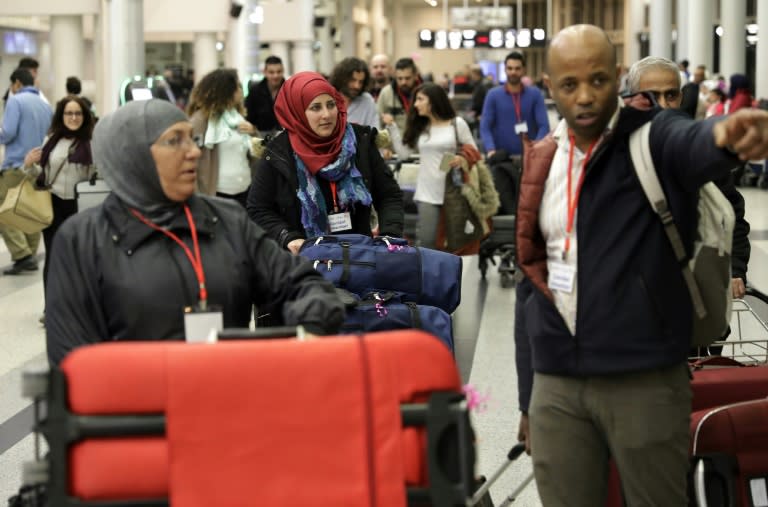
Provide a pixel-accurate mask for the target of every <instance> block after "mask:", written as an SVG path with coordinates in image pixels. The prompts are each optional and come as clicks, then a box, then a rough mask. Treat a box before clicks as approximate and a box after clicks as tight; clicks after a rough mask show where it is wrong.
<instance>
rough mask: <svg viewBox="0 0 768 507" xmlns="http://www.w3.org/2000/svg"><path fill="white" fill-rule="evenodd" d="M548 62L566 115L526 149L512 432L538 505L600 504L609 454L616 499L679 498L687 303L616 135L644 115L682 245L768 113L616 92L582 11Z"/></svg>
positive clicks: (624, 142)
mask: <svg viewBox="0 0 768 507" xmlns="http://www.w3.org/2000/svg"><path fill="white" fill-rule="evenodd" d="M547 71H548V74H549V79H548V80H547V86H548V87H549V89H550V92H551V95H552V98H553V99H554V100H555V102H556V103H557V107H558V110H559V111H560V113H561V114H562V115H563V120H562V121H561V123H560V124H559V125H558V126H557V128H556V129H555V130H554V131H553V132H552V134H550V135H548V136H547V137H545V138H544V139H542V140H541V141H538V142H536V143H533V144H531V143H529V144H528V145H526V146H525V148H524V154H525V162H524V164H523V167H524V168H525V169H524V171H523V182H522V185H521V193H520V199H519V205H518V214H517V218H518V229H517V255H518V265H519V266H520V267H521V269H522V270H523V271H524V273H525V275H526V276H527V277H528V278H529V279H530V281H531V284H532V285H533V287H534V288H533V292H532V294H531V295H530V296H529V297H528V298H527V299H526V301H525V302H524V308H525V313H526V330H527V334H528V336H529V337H530V341H529V342H528V341H525V340H521V341H520V342H518V343H517V346H518V355H520V356H521V357H528V356H526V352H527V351H526V350H523V349H524V348H525V347H528V346H530V353H531V354H530V357H531V361H530V362H529V363H528V367H531V366H532V369H533V371H535V374H534V377H533V393H532V396H531V399H530V403H529V404H528V403H526V401H527V400H525V399H524V397H523V396H521V409H522V410H523V413H524V416H523V420H522V424H521V435H520V437H521V438H522V439H526V440H528V443H529V444H530V449H531V451H532V456H533V463H534V473H535V476H536V482H537V486H538V491H539V494H540V496H541V499H542V502H543V504H544V505H546V506H547V507H552V506H554V507H558V506H563V507H565V506H568V507H581V506H583V507H592V506H595V505H604V503H605V494H606V484H607V475H608V459H609V457H612V458H613V459H614V460H615V462H616V465H617V467H618V469H619V474H620V475H621V479H622V489H623V491H624V495H625V499H626V501H627V504H628V505H664V506H670V507H683V506H685V505H687V499H686V472H687V471H688V441H689V434H688V423H689V417H690V409H691V389H690V385H689V377H688V366H687V361H686V356H687V353H688V350H689V345H690V342H691V332H692V329H691V328H692V321H693V309H692V303H691V298H690V295H689V292H688V289H687V287H686V283H685V281H684V279H683V276H682V272H681V269H680V265H679V264H678V262H677V260H676V258H675V255H674V252H673V250H672V247H671V245H670V242H669V240H668V238H667V237H666V235H665V233H664V229H663V226H662V224H661V222H660V220H659V219H658V217H657V215H656V214H655V212H654V211H653V209H652V208H651V206H650V204H649V202H648V199H647V198H646V196H645V193H644V192H643V189H642V187H641V186H640V183H639V181H638V179H637V176H636V174H635V170H634V169H633V167H632V161H631V158H630V154H629V136H630V134H631V133H632V132H634V131H635V130H637V129H638V128H640V127H641V126H642V125H644V124H645V123H647V122H649V121H652V122H653V123H652V124H651V125H652V126H651V129H650V147H651V154H652V157H653V162H654V165H655V167H656V170H657V173H658V176H659V179H660V181H661V184H662V187H663V189H664V192H665V194H666V197H667V201H668V202H669V206H670V210H671V212H672V215H673V216H674V217H675V222H676V224H677V227H678V229H679V231H680V235H681V237H682V240H683V244H684V246H685V249H686V251H687V252H688V255H689V256H690V255H691V253H692V250H693V240H694V236H695V230H696V222H697V211H696V206H697V202H698V189H699V188H700V187H701V186H702V185H703V184H704V183H706V182H708V181H711V180H713V179H716V178H718V177H722V176H724V175H725V174H726V172H727V171H728V170H729V169H728V168H729V167H732V166H734V165H735V164H736V163H737V161H738V159H741V160H747V159H761V158H765V157H766V156H768V112H764V111H756V110H755V111H753V110H744V111H738V112H737V113H735V114H733V115H731V116H729V117H725V118H724V119H722V118H719V119H714V118H713V119H710V120H706V121H699V122H696V121H693V120H691V119H690V118H688V117H687V116H686V115H685V114H684V113H681V112H678V111H675V110H664V111H662V110H661V109H660V108H659V107H649V106H650V105H651V104H650V102H649V101H646V102H645V104H643V103H642V102H643V101H641V100H638V101H636V102H631V103H630V105H627V106H624V105H623V102H622V101H621V100H620V99H619V97H618V92H619V88H618V86H619V85H618V83H619V67H618V65H617V59H616V50H615V48H614V46H613V44H612V43H611V41H610V40H609V38H608V36H607V35H606V33H605V32H603V31H602V30H601V29H600V28H598V27H595V26H591V25H576V26H571V27H568V28H565V29H564V30H562V31H561V32H560V33H559V34H557V36H555V38H554V39H553V40H552V42H551V43H550V46H549V49H548V52H547ZM518 367H519V368H520V364H519V362H518ZM519 375H520V376H524V375H523V372H520V373H519ZM524 383H525V382H521V385H522V384H524ZM528 385H530V382H529V383H528ZM523 389H524V387H523ZM528 405H529V406H528ZM528 428H530V430H529V429H528Z"/></svg>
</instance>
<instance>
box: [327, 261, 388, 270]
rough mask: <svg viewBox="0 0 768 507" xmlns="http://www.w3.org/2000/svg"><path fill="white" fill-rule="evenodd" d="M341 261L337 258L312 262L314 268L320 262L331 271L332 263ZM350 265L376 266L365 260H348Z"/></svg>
mask: <svg viewBox="0 0 768 507" xmlns="http://www.w3.org/2000/svg"><path fill="white" fill-rule="evenodd" d="M341 263H342V261H341V260H339V259H317V260H315V262H314V263H313V264H312V265H313V267H314V268H315V269H317V266H318V265H320V264H326V269H327V270H328V271H331V270H332V268H333V265H334V264H341ZM349 265H350V266H361V267H365V268H373V269H375V268H376V263H375V262H365V261H349Z"/></svg>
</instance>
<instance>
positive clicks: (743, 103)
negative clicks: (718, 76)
mask: <svg viewBox="0 0 768 507" xmlns="http://www.w3.org/2000/svg"><path fill="white" fill-rule="evenodd" d="M752 101H753V98H752V93H751V92H750V91H749V78H748V77H747V76H745V75H744V74H733V75H731V86H730V87H729V88H728V102H727V104H726V114H733V113H735V112H736V111H738V110H739V109H743V108H745V107H752Z"/></svg>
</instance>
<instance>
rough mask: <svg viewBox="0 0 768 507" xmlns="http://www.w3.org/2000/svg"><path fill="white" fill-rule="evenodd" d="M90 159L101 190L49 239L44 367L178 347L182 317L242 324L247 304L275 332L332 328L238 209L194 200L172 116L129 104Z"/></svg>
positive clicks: (191, 171)
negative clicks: (107, 352) (112, 350)
mask: <svg viewBox="0 0 768 507" xmlns="http://www.w3.org/2000/svg"><path fill="white" fill-rule="evenodd" d="M92 145H93V154H94V159H95V162H96V164H97V166H98V167H99V170H100V173H101V174H102V175H103V177H104V179H105V180H106V182H107V184H108V185H109V186H110V188H111V189H112V195H110V196H109V197H108V198H107V199H106V200H105V201H104V203H103V204H102V205H101V206H98V207H96V208H92V209H90V210H87V211H85V212H83V213H80V214H78V215H76V216H74V217H72V218H70V219H69V220H68V221H67V222H66V223H64V224H63V225H62V227H61V229H59V232H58V233H57V235H56V239H55V249H56V250H57V255H56V257H55V258H53V259H52V262H51V267H50V272H49V279H48V290H47V294H46V303H47V313H46V329H47V342H48V358H49V360H50V361H51V363H52V364H58V363H59V362H60V361H61V360H62V359H63V358H64V356H65V355H66V354H67V353H69V351H70V350H72V349H73V348H75V347H78V346H82V345H86V344H89V343H96V342H100V341H112V340H181V339H184V336H185V334H184V333H185V331H184V329H185V328H184V311H185V308H195V309H197V310H199V311H209V312H210V311H212V308H213V307H214V306H216V307H219V308H220V311H221V312H222V313H223V325H224V327H247V326H248V323H249V321H250V315H251V306H252V305H253V304H257V305H259V304H262V305H266V304H267V303H269V304H270V306H271V307H272V308H274V309H275V311H276V312H277V313H278V314H279V317H282V320H283V321H284V322H285V324H288V325H297V324H302V325H303V326H304V327H305V328H307V330H308V331H309V332H310V333H315V334H328V333H333V332H335V331H337V330H338V328H339V326H340V325H341V321H342V319H343V316H344V310H343V307H342V305H341V303H340V302H339V301H338V299H337V297H336V296H335V293H334V290H333V287H332V286H331V285H330V284H329V283H328V282H326V281H325V280H323V279H322V277H321V276H320V275H319V274H318V273H316V272H315V270H314V269H313V268H312V265H311V264H309V263H308V262H307V261H304V260H302V259H301V258H299V257H294V256H292V255H291V254H289V253H288V252H286V251H284V250H281V249H280V248H279V247H278V246H277V245H276V244H275V243H274V242H273V241H271V240H269V239H267V238H266V237H265V236H264V232H263V231H262V230H261V229H260V228H259V227H258V226H256V225H255V224H253V223H252V222H251V221H250V220H249V219H248V217H247V215H246V213H245V210H243V209H242V208H241V207H240V206H239V205H237V204H235V203H233V202H229V201H226V200H223V199H217V198H210V197H207V196H200V195H196V194H195V189H196V176H197V175H196V171H197V162H198V159H199V158H200V149H199V147H198V146H197V144H196V143H195V141H194V140H193V138H192V125H191V124H190V122H189V121H188V120H187V118H186V116H185V115H184V113H183V112H182V111H180V110H179V109H177V108H176V107H174V106H173V105H171V104H170V103H168V102H166V101H162V100H149V101H143V102H130V103H128V104H127V105H126V106H123V107H122V108H120V109H118V110H117V111H116V112H114V113H112V114H110V115H108V116H106V117H104V118H103V119H102V120H100V121H99V123H98V124H97V126H96V129H95V131H94V135H93V143H92Z"/></svg>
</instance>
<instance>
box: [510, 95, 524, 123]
mask: <svg viewBox="0 0 768 507" xmlns="http://www.w3.org/2000/svg"><path fill="white" fill-rule="evenodd" d="M507 93H508V94H510V95H511V96H512V103H513V104H514V105H515V123H520V122H521V121H523V87H521V88H520V92H519V93H513V92H512V91H510V89H509V88H507Z"/></svg>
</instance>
